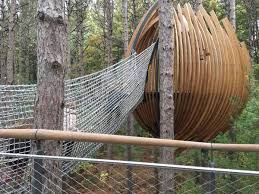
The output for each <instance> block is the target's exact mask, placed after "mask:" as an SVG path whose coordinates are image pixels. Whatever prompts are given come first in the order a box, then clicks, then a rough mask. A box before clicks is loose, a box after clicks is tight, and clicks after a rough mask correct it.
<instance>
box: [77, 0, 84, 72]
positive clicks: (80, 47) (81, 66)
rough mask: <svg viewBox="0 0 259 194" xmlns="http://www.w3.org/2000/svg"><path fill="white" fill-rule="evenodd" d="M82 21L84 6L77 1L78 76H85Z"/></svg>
mask: <svg viewBox="0 0 259 194" xmlns="http://www.w3.org/2000/svg"><path fill="white" fill-rule="evenodd" d="M84 20H85V6H84V5H83V4H82V1H77V22H78V25H77V28H78V32H77V33H78V63H79V69H80V73H79V75H80V76H83V75H84V74H85V68H84V29H85V27H84Z"/></svg>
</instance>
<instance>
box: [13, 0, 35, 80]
mask: <svg viewBox="0 0 259 194" xmlns="http://www.w3.org/2000/svg"><path fill="white" fill-rule="evenodd" d="M36 4H37V2H36V1H31V0H20V4H19V6H20V9H19V20H18V23H17V28H18V30H17V38H16V39H17V42H18V44H17V49H16V50H18V52H17V60H16V61H17V65H16V73H17V74H16V80H15V81H16V83H17V84H21V83H23V84H24V83H36V81H37V80H36V79H37V75H36V74H37V53H36V52H35V51H36V47H37V46H36V40H37V31H36V27H37V26H36V21H35V14H36V6H37V5H36Z"/></svg>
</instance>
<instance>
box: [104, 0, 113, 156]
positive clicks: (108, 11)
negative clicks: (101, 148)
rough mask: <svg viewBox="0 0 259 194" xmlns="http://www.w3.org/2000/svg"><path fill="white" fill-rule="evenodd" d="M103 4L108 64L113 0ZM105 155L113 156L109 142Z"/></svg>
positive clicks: (110, 55)
mask: <svg viewBox="0 0 259 194" xmlns="http://www.w3.org/2000/svg"><path fill="white" fill-rule="evenodd" d="M104 1H105V5H104V9H105V14H106V15H105V26H106V30H105V31H106V32H105V35H106V37H105V39H106V41H105V42H106V52H107V59H106V62H107V65H108V66H110V65H112V64H113V53H112V45H113V41H112V40H113V12H114V1H113V0H104ZM107 155H108V158H109V159H112V157H113V151H112V145H111V144H109V145H108V147H107Z"/></svg>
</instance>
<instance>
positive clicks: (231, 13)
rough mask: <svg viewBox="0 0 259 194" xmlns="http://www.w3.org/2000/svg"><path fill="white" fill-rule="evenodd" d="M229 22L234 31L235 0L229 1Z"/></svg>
mask: <svg viewBox="0 0 259 194" xmlns="http://www.w3.org/2000/svg"><path fill="white" fill-rule="evenodd" d="M229 20H230V23H231V24H232V26H233V27H234V29H236V0H229Z"/></svg>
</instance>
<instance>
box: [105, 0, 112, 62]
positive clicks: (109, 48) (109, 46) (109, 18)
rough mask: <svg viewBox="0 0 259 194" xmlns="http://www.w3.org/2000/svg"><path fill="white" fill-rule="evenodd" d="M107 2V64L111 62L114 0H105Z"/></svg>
mask: <svg viewBox="0 0 259 194" xmlns="http://www.w3.org/2000/svg"><path fill="white" fill-rule="evenodd" d="M106 2H107V10H106V14H107V37H106V38H107V53H108V58H107V62H108V65H112V64H113V53H112V45H113V42H112V37H113V11H114V2H113V0H106Z"/></svg>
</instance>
